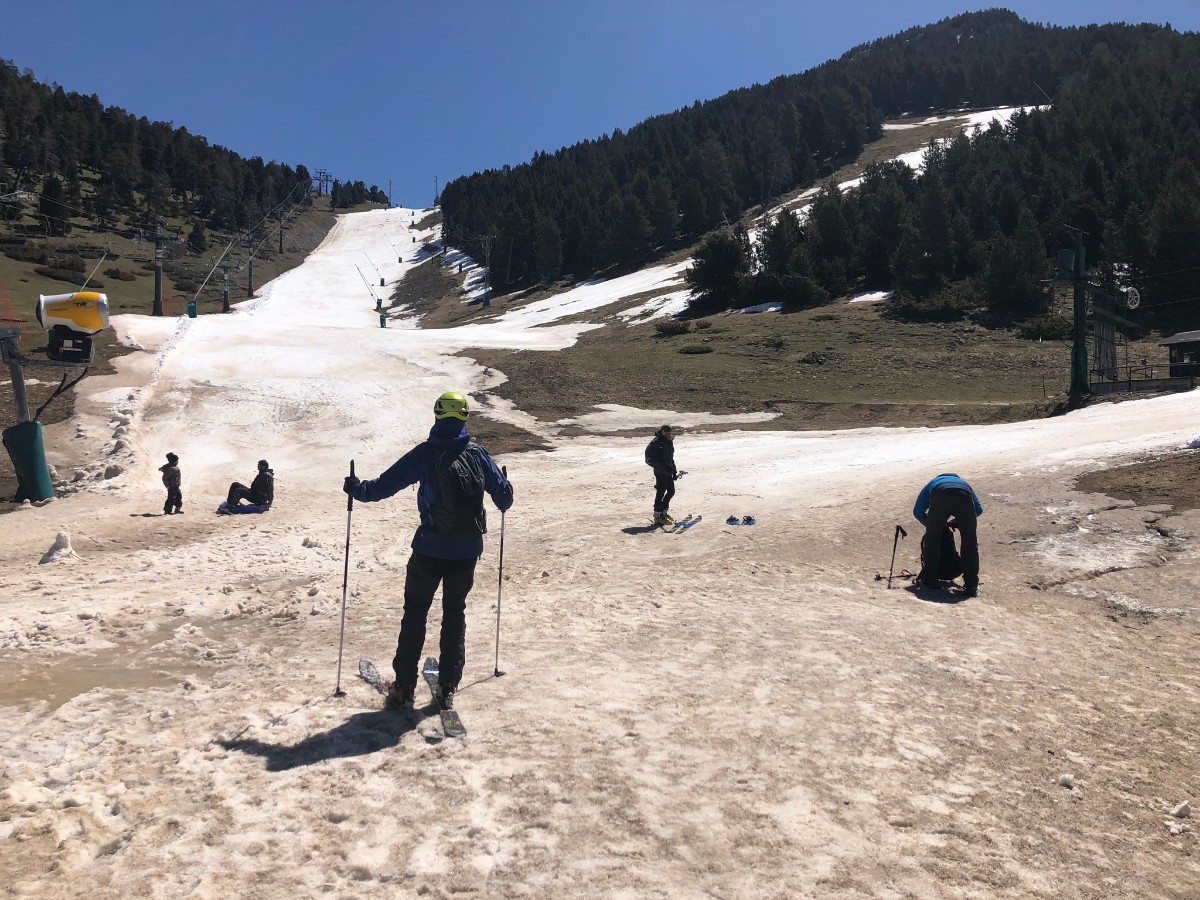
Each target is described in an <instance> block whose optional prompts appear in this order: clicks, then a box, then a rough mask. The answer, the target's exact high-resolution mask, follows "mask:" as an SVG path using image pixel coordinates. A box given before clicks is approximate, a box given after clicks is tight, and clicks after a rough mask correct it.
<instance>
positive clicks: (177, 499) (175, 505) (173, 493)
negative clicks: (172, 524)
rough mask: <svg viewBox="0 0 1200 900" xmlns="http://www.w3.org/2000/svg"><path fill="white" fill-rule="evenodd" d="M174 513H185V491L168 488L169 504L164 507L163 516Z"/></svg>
mask: <svg viewBox="0 0 1200 900" xmlns="http://www.w3.org/2000/svg"><path fill="white" fill-rule="evenodd" d="M173 512H183V491H182V490H180V489H179V488H177V487H170V488H167V502H166V504H165V505H164V506H163V515H167V516H169V515H171V513H173Z"/></svg>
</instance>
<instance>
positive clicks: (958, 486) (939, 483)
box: [913, 472, 983, 525]
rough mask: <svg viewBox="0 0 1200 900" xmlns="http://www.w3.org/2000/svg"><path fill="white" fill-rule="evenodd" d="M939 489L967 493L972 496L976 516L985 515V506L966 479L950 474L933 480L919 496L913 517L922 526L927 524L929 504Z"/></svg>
mask: <svg viewBox="0 0 1200 900" xmlns="http://www.w3.org/2000/svg"><path fill="white" fill-rule="evenodd" d="M938 488H954V489H955V490H960V491H966V492H967V493H968V494H970V495H971V502H972V503H974V504H975V515H976V516H982V515H983V504H982V503H980V502H979V498H978V497H976V496H975V491H974V490H973V489H972V488H971V486H970V485H969V484H967V482H966V481H965V480H964V479H962V478H959V477H958V476H957V475H955V474H953V473H952V472H948V473H946V474H944V475H939V476H938V477H937V478H935V479H933V480H932V481H931V482H929V484H927V485H925V487H923V488H922V489H921V493H920V494H918V495H917V502H916V504H915V505H914V506H913V516H914V517H915V518H916V520H917V521H918V522H920V523H921V524H922V525H924V524H925V518H926V516H928V515H929V504H930V502H931V501H932V500H933V492H934V491H936V490H937V489H938Z"/></svg>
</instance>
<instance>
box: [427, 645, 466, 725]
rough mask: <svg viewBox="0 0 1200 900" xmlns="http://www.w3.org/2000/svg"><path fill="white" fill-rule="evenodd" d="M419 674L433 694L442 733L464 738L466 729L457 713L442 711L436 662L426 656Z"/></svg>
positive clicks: (447, 710) (451, 710) (448, 710)
mask: <svg viewBox="0 0 1200 900" xmlns="http://www.w3.org/2000/svg"><path fill="white" fill-rule="evenodd" d="M421 674H422V675H423V676H425V683H426V684H427V685H429V692H430V693H431V694H433V702H434V703H436V704H437V708H438V712H439V713H440V714H441V717H442V731H444V732H445V733H446V737H452V738H461V737H466V736H467V729H466V726H464V725H463V723H462V719H461V718H460V717H459V715H458V711H457V710H454V709H442V691H441V688H440V686H439V685H438V661H437V660H436V659H434V658H433V657H432V656H427V657H426V658H425V665H424V666H423V667H422V668H421Z"/></svg>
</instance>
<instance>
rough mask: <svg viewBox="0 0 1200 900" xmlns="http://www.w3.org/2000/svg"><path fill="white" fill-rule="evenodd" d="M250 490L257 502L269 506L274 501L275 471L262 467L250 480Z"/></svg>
mask: <svg viewBox="0 0 1200 900" xmlns="http://www.w3.org/2000/svg"><path fill="white" fill-rule="evenodd" d="M250 492H251V493H252V494H254V496H255V498H256V499H257V500H258V502H259V503H261V504H264V505H266V506H269V505H270V504H272V503H274V502H275V471H274V470H273V469H263V470H262V471H261V472H259V473H258V474H257V475H255V476H254V480H253V481H252V482H250Z"/></svg>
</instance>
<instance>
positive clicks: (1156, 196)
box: [688, 30, 1200, 333]
mask: <svg viewBox="0 0 1200 900" xmlns="http://www.w3.org/2000/svg"><path fill="white" fill-rule="evenodd" d="M1197 72H1200V41H1197V40H1196V38H1195V36H1193V35H1187V36H1183V35H1178V34H1174V33H1173V32H1170V31H1168V30H1160V31H1157V32H1153V33H1145V34H1143V36H1142V38H1141V39H1140V41H1139V42H1138V43H1137V45H1135V46H1134V47H1133V48H1132V50H1131V52H1129V53H1126V54H1124V55H1119V54H1117V53H1115V52H1114V51H1113V50H1112V48H1111V47H1110V46H1108V45H1105V44H1100V45H1097V46H1096V47H1095V48H1094V49H1093V51H1092V52H1091V54H1090V55H1089V59H1088V61H1087V64H1086V66H1085V67H1084V68H1083V69H1082V70H1081V71H1080V72H1079V73H1077V74H1076V75H1074V76H1072V77H1071V78H1069V79H1068V80H1067V81H1066V82H1065V83H1064V84H1063V86H1062V89H1061V90H1060V91H1059V93H1058V96H1057V99H1056V101H1055V103H1054V105H1053V107H1052V108H1049V109H1045V110H1036V111H1031V112H1027V113H1026V112H1021V113H1017V114H1016V115H1015V116H1014V117H1013V118H1012V119H1011V120H1010V121H1009V123H1008V124H1007V125H1004V126H1001V125H999V124H993V125H992V126H991V127H989V128H987V129H982V130H977V131H976V132H975V133H973V134H963V135H960V136H958V137H956V138H954V139H952V140H949V141H944V142H939V143H937V144H935V145H934V146H932V147H931V148H930V149H929V151H928V152H927V153H926V157H925V165H924V169H923V171H922V173H921V174H920V175H917V174H916V173H915V172H914V171H913V170H912V169H910V168H909V167H908V166H906V165H904V164H902V163H899V162H889V163H884V164H882V165H875V166H871V167H869V168H868V169H867V172H866V175H865V177H864V179H863V181H862V183H861V184H860V185H859V186H858V187H857V188H856V189H854V190H852V191H849V192H846V193H842V192H841V191H839V190H838V189H837V187H836V186H834V185H832V184H826V185H824V186H822V188H821V189H820V191H819V193H818V194H817V195H816V197H815V198H814V200H813V203H812V204H811V206H810V207H808V209H807V210H806V215H803V216H802V215H800V214H797V213H793V212H789V213H785V214H783V215H780V216H778V217H776V218H775V219H774V220H773V221H771V222H769V223H768V224H767V225H766V226H765V227H764V228H763V229H762V230H761V232H760V233H759V234H757V235H756V236H755V240H753V241H751V240H750V239H749V238H748V236H747V235H746V234H745V233H744V232H741V231H739V230H738V229H736V228H730V229H726V230H723V231H721V232H717V233H714V234H712V235H710V236H708V237H707V238H706V239H705V240H704V241H702V242H701V244H700V246H699V247H698V249H697V252H696V255H695V259H696V262H695V264H694V265H693V267H692V270H691V272H690V273H689V276H688V277H689V282H690V283H691V286H692V288H693V290H694V292H695V295H696V301H695V302H696V305H697V308H699V309H705V308H712V307H714V306H715V307H724V306H728V305H735V306H736V305H748V304H753V303H760V302H763V301H766V300H777V301H780V302H782V303H783V304H784V305H785V306H788V307H791V308H801V307H806V306H812V305H816V304H819V303H822V302H824V301H825V300H826V299H827V298H828V297H829V296H835V295H838V294H844V293H845V292H846V291H847V290H850V289H852V288H854V289H864V290H871V289H892V290H895V291H897V293H898V298H897V302H896V303H894V304H892V312H893V314H895V315H900V316H903V317H906V318H910V319H925V320H940V321H952V320H955V319H961V318H964V317H966V316H968V315H973V316H975V317H976V318H979V319H981V320H982V321H985V322H987V323H989V324H994V325H1013V324H1017V323H1030V322H1032V323H1033V325H1032V326H1031V327H1032V328H1033V332H1034V333H1042V332H1041V331H1040V330H1039V329H1045V328H1050V327H1051V325H1050V324H1049V323H1045V322H1041V321H1039V319H1040V317H1043V316H1045V314H1046V313H1047V312H1048V311H1049V306H1050V297H1051V295H1050V292H1049V290H1048V284H1049V283H1050V281H1051V280H1052V278H1053V276H1054V274H1055V273H1054V272H1053V266H1052V263H1051V259H1052V257H1053V256H1054V255H1055V254H1056V252H1057V251H1058V250H1059V249H1063V248H1074V245H1075V234H1076V232H1077V231H1082V233H1083V234H1082V245H1083V249H1084V252H1085V258H1086V259H1087V260H1088V262H1089V267H1094V268H1095V269H1096V270H1097V271H1098V274H1099V277H1100V279H1101V280H1102V281H1105V282H1109V283H1112V284H1114V285H1117V284H1120V285H1125V286H1132V287H1136V288H1138V290H1139V292H1140V293H1141V294H1142V296H1144V297H1146V298H1147V299H1148V301H1149V303H1148V304H1147V307H1146V308H1145V309H1143V310H1142V311H1141V312H1140V313H1139V317H1140V318H1141V319H1142V321H1143V322H1144V323H1146V324H1148V325H1158V326H1161V327H1176V326H1178V325H1181V324H1182V325H1186V324H1189V323H1194V317H1195V314H1196V310H1197V309H1198V308H1200V296H1197V295H1200V290H1197V287H1196V286H1197V284H1200V277H1198V276H1200V245H1198V243H1197V235H1200V90H1198V83H1197V78H1196V73H1197ZM1060 327H1061V326H1060Z"/></svg>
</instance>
